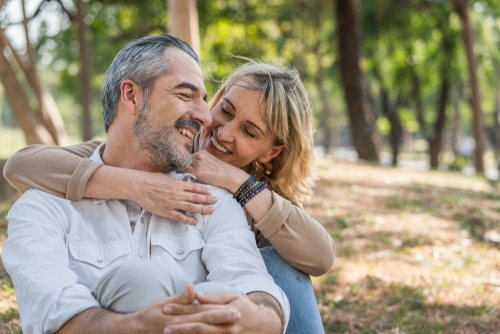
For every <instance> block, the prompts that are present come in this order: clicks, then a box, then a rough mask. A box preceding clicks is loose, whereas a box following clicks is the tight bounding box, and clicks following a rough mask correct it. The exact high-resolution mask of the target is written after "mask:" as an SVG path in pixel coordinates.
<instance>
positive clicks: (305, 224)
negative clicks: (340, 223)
mask: <svg viewBox="0 0 500 334" xmlns="http://www.w3.org/2000/svg"><path fill="white" fill-rule="evenodd" d="M272 194H273V206H272V208H271V210H269V212H268V213H267V214H266V216H264V218H262V220H261V221H259V222H257V223H256V222H253V228H254V229H257V230H258V231H259V232H260V233H261V236H259V235H257V242H258V246H259V247H264V246H267V245H268V242H267V241H269V243H271V245H272V246H273V247H274V249H276V252H278V254H279V255H281V257H283V259H284V260H285V261H286V262H287V263H288V264H290V265H291V266H292V267H294V268H297V269H299V270H301V271H303V272H305V273H306V274H309V275H312V276H321V275H324V274H326V273H327V272H328V271H330V269H332V267H333V263H334V262H335V251H336V248H335V242H334V241H333V239H332V237H331V236H330V234H329V233H328V231H327V230H326V229H325V228H324V227H323V226H322V225H321V224H320V223H319V222H317V221H316V220H315V219H313V218H312V217H311V216H309V215H308V214H307V213H306V212H305V211H304V210H302V209H301V208H299V207H298V206H296V205H293V204H292V203H291V202H290V201H288V200H286V199H285V198H283V197H281V196H279V195H278V194H276V193H275V192H274V191H273V192H272Z"/></svg>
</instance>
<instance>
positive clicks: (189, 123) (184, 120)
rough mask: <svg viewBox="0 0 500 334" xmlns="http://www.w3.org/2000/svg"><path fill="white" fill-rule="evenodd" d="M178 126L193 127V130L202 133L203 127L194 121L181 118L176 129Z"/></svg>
mask: <svg viewBox="0 0 500 334" xmlns="http://www.w3.org/2000/svg"><path fill="white" fill-rule="evenodd" d="M176 125H188V126H192V127H193V128H195V129H196V131H200V128H201V125H200V124H198V123H196V122H195V121H193V120H192V119H187V118H179V119H178V120H176V121H175V123H174V127H175V126H176Z"/></svg>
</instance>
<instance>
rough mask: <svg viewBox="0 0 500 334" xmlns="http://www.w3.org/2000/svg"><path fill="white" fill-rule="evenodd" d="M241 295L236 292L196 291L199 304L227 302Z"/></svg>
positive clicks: (221, 303)
mask: <svg viewBox="0 0 500 334" xmlns="http://www.w3.org/2000/svg"><path fill="white" fill-rule="evenodd" d="M239 297H241V296H240V295H238V294H236V293H201V292H196V299H198V301H199V302H200V304H219V305H223V304H228V303H230V302H232V301H233V300H235V299H237V298H239Z"/></svg>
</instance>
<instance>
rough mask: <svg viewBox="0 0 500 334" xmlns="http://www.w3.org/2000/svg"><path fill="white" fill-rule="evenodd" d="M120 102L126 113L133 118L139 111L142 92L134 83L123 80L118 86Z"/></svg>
mask: <svg viewBox="0 0 500 334" xmlns="http://www.w3.org/2000/svg"><path fill="white" fill-rule="evenodd" d="M120 92H121V95H120V101H121V103H122V104H123V107H124V108H125V110H127V112H128V113H129V114H130V115H131V116H134V115H135V114H136V113H137V112H139V111H140V110H141V106H142V98H143V96H142V90H141V88H140V87H139V85H137V84H136V83H135V82H133V81H132V80H130V79H125V80H123V81H122V83H121V84H120Z"/></svg>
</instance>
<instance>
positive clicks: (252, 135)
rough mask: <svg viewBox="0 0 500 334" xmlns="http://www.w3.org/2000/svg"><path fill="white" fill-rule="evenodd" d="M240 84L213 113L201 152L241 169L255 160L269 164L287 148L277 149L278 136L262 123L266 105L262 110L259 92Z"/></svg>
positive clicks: (201, 144) (205, 131)
mask: <svg viewBox="0 0 500 334" xmlns="http://www.w3.org/2000/svg"><path fill="white" fill-rule="evenodd" d="M239 83H241V84H242V85H245V83H244V82H239ZM237 84H238V83H237ZM237 84H236V85H233V87H231V89H229V91H228V92H227V93H226V94H225V95H224V96H223V97H222V98H221V99H220V101H219V103H217V104H216V105H215V107H214V108H213V109H212V124H211V125H210V126H209V127H205V128H204V129H203V131H202V133H201V135H200V149H201V150H207V151H208V152H209V153H210V154H212V155H214V156H216V157H217V158H219V159H220V160H222V161H224V162H227V163H229V164H231V165H233V166H236V167H239V168H241V167H244V166H246V165H247V164H249V163H250V162H252V161H254V160H259V161H260V162H262V163H265V162H268V161H269V160H271V159H272V158H274V157H275V156H277V155H278V154H279V153H280V152H281V151H282V150H283V149H284V148H285V146H284V145H282V146H275V145H274V144H275V142H276V135H275V134H274V133H272V132H271V130H270V129H269V127H268V126H267V124H266V123H265V122H264V121H263V118H264V117H263V115H264V108H265V103H264V101H262V103H260V106H259V99H260V92H256V91H252V90H249V89H246V88H243V87H240V86H238V85H237ZM259 113H260V115H259ZM261 116H262V117H261Z"/></svg>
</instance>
